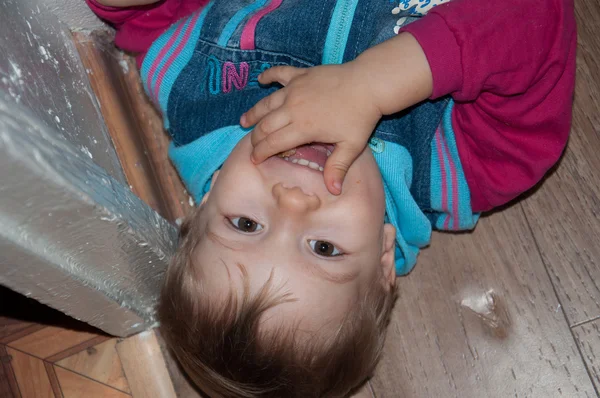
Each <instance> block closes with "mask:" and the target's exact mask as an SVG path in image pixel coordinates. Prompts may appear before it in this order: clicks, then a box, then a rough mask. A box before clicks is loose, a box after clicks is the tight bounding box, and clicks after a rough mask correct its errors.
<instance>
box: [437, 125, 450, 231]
mask: <svg viewBox="0 0 600 398" xmlns="http://www.w3.org/2000/svg"><path fill="white" fill-rule="evenodd" d="M439 129H440V128H438V130H437V131H436V132H435V146H436V147H437V155H438V161H439V162H440V171H441V174H442V210H443V211H448V201H447V197H448V187H447V186H446V165H445V164H444V154H443V151H442V143H441V140H442V138H441V137H442V136H441V134H440V130H439ZM449 219H450V218H449V217H448V216H446V220H444V229H448V222H449Z"/></svg>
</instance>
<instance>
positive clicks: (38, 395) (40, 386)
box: [6, 347, 54, 398]
mask: <svg viewBox="0 0 600 398" xmlns="http://www.w3.org/2000/svg"><path fill="white" fill-rule="evenodd" d="M6 351H7V352H8V355H10V357H11V364H12V368H13V370H14V372H15V377H16V379H17V384H18V385H19V390H20V392H21V396H22V397H23V398H54V392H53V391H52V385H51V384H50V379H49V378H48V374H47V372H46V368H45V367H44V361H42V360H41V359H38V358H34V357H32V356H31V355H27V354H25V353H22V352H20V351H17V350H14V349H12V348H10V347H7V349H6Z"/></svg>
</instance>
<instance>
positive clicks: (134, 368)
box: [117, 331, 177, 398]
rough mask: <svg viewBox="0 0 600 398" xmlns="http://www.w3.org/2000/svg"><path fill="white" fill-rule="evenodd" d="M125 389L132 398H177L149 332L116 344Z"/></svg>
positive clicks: (152, 335)
mask: <svg viewBox="0 0 600 398" xmlns="http://www.w3.org/2000/svg"><path fill="white" fill-rule="evenodd" d="M117 352H118V353H119V357H120V358H121V362H122V364H123V369H124V370H125V376H126V377H127V381H128V382H129V388H130V389H131V392H132V394H133V396H134V397H144V398H175V397H176V396H177V394H176V393H175V390H174V388H173V383H172V382H171V378H170V376H169V372H168V371H167V367H166V365H165V361H164V357H163V354H162V352H161V349H160V346H159V344H158V341H157V339H156V336H155V335H154V332H153V331H147V332H143V333H140V334H138V335H136V336H132V337H129V338H127V339H124V340H122V341H120V342H119V343H118V344H117Z"/></svg>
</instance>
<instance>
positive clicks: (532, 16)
mask: <svg viewBox="0 0 600 398" xmlns="http://www.w3.org/2000/svg"><path fill="white" fill-rule="evenodd" d="M403 31H405V32H408V33H410V34H412V35H413V37H415V38H416V40H417V41H418V43H419V44H420V45H421V48H422V49H423V51H424V53H425V56H426V59H427V61H428V67H429V70H431V74H432V77H433V93H432V95H431V97H430V98H432V99H435V98H439V97H443V96H445V95H451V96H452V97H453V98H454V99H455V100H456V103H455V105H454V108H453V114H452V127H453V129H454V133H455V137H456V141H457V145H458V149H459V153H460V157H461V160H462V163H463V166H464V172H465V175H466V178H467V182H468V184H469V189H470V191H471V201H472V208H473V210H474V211H483V210H488V209H490V208H492V207H495V206H498V205H500V204H502V203H506V202H507V201H509V200H510V199H512V198H514V197H515V196H517V195H518V194H520V193H522V192H524V191H525V190H527V189H529V188H530V187H531V186H533V185H534V184H535V183H536V182H537V181H539V179H540V178H541V177H542V176H543V174H544V173H545V172H546V171H547V170H548V169H549V168H550V167H551V166H552V165H553V164H555V163H556V161H557V160H558V157H559V156H560V154H561V152H562V150H563V148H564V146H565V143H566V140H567V137H568V133H569V129H570V118H571V102H572V95H573V88H574V76H575V48H576V35H575V21H574V15H573V4H572V1H571V0H519V1H505V2H498V1H489V0H453V1H452V2H450V3H448V4H445V5H441V6H438V7H436V8H434V9H433V10H432V11H430V12H429V14H428V15H427V16H425V17H423V18H422V19H421V20H419V21H417V22H414V23H412V24H409V25H408V26H407V27H405V28H404V29H403ZM387 44H388V43H383V44H382V45H381V46H383V45H387ZM377 47H379V46H377ZM388 49H390V50H391V47H390V48H388ZM392 51H393V50H392ZM397 54H402V55H401V56H398V58H400V57H403V56H404V53H403V52H401V53H396V56H397ZM384 66H385V65H380V67H384ZM384 72H385V71H384ZM392 72H395V73H397V74H398V76H399V77H401V78H406V80H407V81H408V82H410V81H411V79H412V78H411V77H410V76H407V75H406V74H407V73H410V70H406V69H396V68H395V67H394V68H393V69H392ZM380 73H381V71H378V72H377V75H376V76H374V78H375V79H377V78H378V77H379V74H380ZM382 76H385V78H381V79H379V80H378V82H379V85H378V86H376V87H379V86H380V85H386V84H389V85H391V81H390V80H386V79H387V78H388V77H387V76H388V74H385V73H384V74H383V75H382ZM350 82H352V81H350ZM408 82H404V83H401V85H400V86H399V87H400V90H399V91H397V92H396V93H397V95H399V96H401V97H404V96H406V95H407V93H410V94H414V92H413V91H410V90H406V89H405V84H407V83H408ZM292 83H293V80H292V81H291V83H290V87H289V88H291V84H292ZM394 84H397V83H394ZM285 89H288V87H286V88H285ZM285 89H284V90H285ZM382 92H383V91H382ZM391 92H392V91H390V93H391ZM291 95H292V94H291V93H290V94H287V97H289V96H291ZM312 101H314V98H307V99H306V101H305V102H306V103H307V104H310V103H311V102H312ZM347 101H350V102H351V101H354V99H353V98H347ZM374 102H375V103H378V104H379V106H382V105H381V104H382V103H383V102H382V101H374ZM410 102H411V101H405V103H407V104H408V103H410ZM316 103H319V102H318V101H316ZM267 104H269V105H270V106H271V107H273V108H274V109H278V108H279V107H280V106H281V105H282V104H281V103H279V104H278V103H277V101H271V100H267ZM344 104H345V102H341V101H340V102H338V103H337V104H336V105H334V104H332V105H330V107H329V108H330V109H335V111H334V112H330V113H328V114H327V115H326V116H327V118H328V119H332V120H328V122H327V125H325V126H332V125H333V126H335V125H336V124H335V122H334V120H340V119H344V118H347V117H349V116H351V115H350V114H351V113H352V112H353V111H354V109H353V108H349V109H346V108H345V106H344ZM388 104H393V105H396V104H397V103H396V102H395V101H394V100H393V99H392V100H391V101H390V102H389V103H388ZM262 105H264V104H262ZM305 106H307V105H305ZM260 107H261V106H258V107H257V109H260ZM284 109H285V108H284ZM393 109H394V107H393V106H391V107H390V109H388V111H390V110H393ZM314 111H315V112H316V111H318V110H317V109H315V110H314ZM253 112H255V110H253ZM383 112H384V111H383V110H382V113H383ZM257 113H258V115H257V117H256V118H255V119H252V118H250V119H251V120H250V121H249V120H248V118H246V120H245V122H246V124H252V123H251V122H253V121H259V120H262V119H263V118H265V120H268V119H270V118H271V116H270V115H271V114H272V109H271V110H268V112H266V111H265V110H264V109H263V110H262V111H258V112H257ZM278 113H279V115H280V116H278V118H279V120H278V121H277V122H278V123H279V124H283V123H288V124H289V123H290V122H291V121H292V120H291V119H290V118H289V114H288V113H287V112H278ZM313 113H314V112H308V113H307V112H304V114H305V115H306V114H308V115H312V114H313ZM251 114H252V113H251ZM276 114H277V113H276ZM267 116H268V118H267ZM293 121H294V122H295V123H296V124H297V125H299V126H302V133H304V134H311V137H312V136H318V133H319V130H320V126H321V125H322V120H321V118H311V120H309V118H308V117H305V119H304V122H301V121H297V120H293ZM270 123H273V122H270ZM276 125H277V123H273V126H275V127H277V126H276ZM258 127H259V130H258V133H257V138H262V137H263V136H265V137H266V136H268V135H269V134H265V133H263V132H261V131H263V130H265V131H268V132H269V133H270V132H273V131H277V129H276V128H275V129H273V127H272V126H269V124H267V128H264V126H261V123H259V124H258ZM361 127H362V126H361ZM362 128H364V127H362ZM288 130H291V128H290V129H288ZM350 131H352V130H350ZM327 133H329V131H328V130H327ZM363 134H364V131H363ZM311 139H312V138H311ZM347 139H350V138H347ZM317 140H318V139H317ZM256 141H257V143H258V141H259V140H256ZM306 141H309V140H308V139H307V140H304V142H306ZM266 144H267V145H271V146H272V147H273V148H272V149H273V150H268V151H266V152H263V153H262V154H261V157H265V156H266V155H267V154H274V153H275V152H276V151H274V150H275V149H279V147H282V146H285V145H283V142H281V143H278V142H277V140H274V139H271V141H270V142H269V141H267V142H266ZM265 146H266V145H263V147H265ZM285 149H289V148H285ZM329 175H331V172H330V173H329ZM343 175H344V173H343V170H342V171H341V172H337V173H335V178H339V177H340V176H342V177H343ZM327 184H328V187H329V188H330V191H332V192H335V190H332V189H331V187H332V183H331V182H330V181H327Z"/></svg>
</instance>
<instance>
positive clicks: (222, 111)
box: [167, 41, 313, 146]
mask: <svg viewBox="0 0 600 398" xmlns="http://www.w3.org/2000/svg"><path fill="white" fill-rule="evenodd" d="M278 65H291V66H295V67H310V66H313V65H312V64H310V63H308V62H307V61H304V60H301V59H298V58H296V57H293V56H290V55H288V54H282V53H274V52H269V51H264V50H239V49H232V48H224V47H219V46H216V45H214V44H211V43H207V42H204V41H199V43H198V45H197V46H196V49H195V51H194V54H193V56H192V59H191V60H190V62H189V63H188V64H187V66H186V67H185V68H184V69H183V70H182V71H181V73H180V75H179V76H178V78H177V80H176V82H175V84H174V85H173V89H172V91H171V93H170V96H169V101H168V107H167V112H168V118H169V121H170V126H169V133H170V134H171V137H172V139H173V141H174V143H175V145H177V146H180V145H185V144H188V143H190V142H192V141H194V140H196V139H198V138H200V137H201V136H203V135H205V134H207V133H209V132H210V131H213V130H216V129H218V128H221V127H224V126H229V125H235V124H238V122H239V118H240V116H241V115H242V113H243V112H245V111H247V110H248V109H250V108H251V107H252V106H253V105H254V104H256V102H258V101H259V100H260V99H262V98H264V97H266V96H267V95H269V94H271V93H272V92H274V91H275V90H277V89H278V88H279V86H278V85H270V86H262V85H260V84H259V83H258V75H259V74H260V73H261V72H263V71H264V70H266V69H268V68H270V67H273V66H278Z"/></svg>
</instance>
